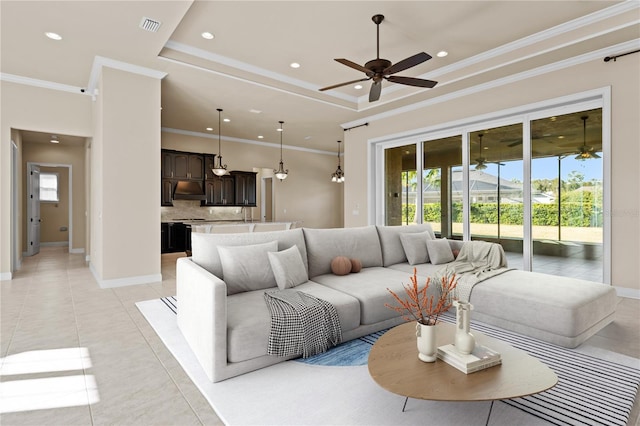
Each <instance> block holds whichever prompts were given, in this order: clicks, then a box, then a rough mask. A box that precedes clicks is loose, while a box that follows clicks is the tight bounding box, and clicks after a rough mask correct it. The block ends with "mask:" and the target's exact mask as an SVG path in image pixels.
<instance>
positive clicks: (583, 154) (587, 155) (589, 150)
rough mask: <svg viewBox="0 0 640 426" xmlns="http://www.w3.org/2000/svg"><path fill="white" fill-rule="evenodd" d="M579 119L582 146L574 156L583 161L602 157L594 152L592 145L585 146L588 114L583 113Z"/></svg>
mask: <svg viewBox="0 0 640 426" xmlns="http://www.w3.org/2000/svg"><path fill="white" fill-rule="evenodd" d="M580 119H581V120H582V146H581V147H580V150H579V151H578V155H576V156H575V159H576V160H582V161H584V160H590V159H593V158H602V157H600V156H599V155H598V154H597V153H596V152H594V149H593V147H592V146H587V120H588V119H589V116H588V115H583V116H582V117H580Z"/></svg>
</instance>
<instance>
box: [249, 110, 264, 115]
mask: <svg viewBox="0 0 640 426" xmlns="http://www.w3.org/2000/svg"><path fill="white" fill-rule="evenodd" d="M249 112H252V113H254V114H260V113H261V112H262V111H260V110H259V109H250V110H249Z"/></svg>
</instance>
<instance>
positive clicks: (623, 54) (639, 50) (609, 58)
mask: <svg viewBox="0 0 640 426" xmlns="http://www.w3.org/2000/svg"><path fill="white" fill-rule="evenodd" d="M638 52H640V49H636V50H632V51H631V52H627V53H621V54H619V55H615V56H607V57H606V58H604V61H605V62H609V61H610V60H612V59H613V62H615V61H616V59H618V58H619V57H621V56H626V55H631V54H632V53H638Z"/></svg>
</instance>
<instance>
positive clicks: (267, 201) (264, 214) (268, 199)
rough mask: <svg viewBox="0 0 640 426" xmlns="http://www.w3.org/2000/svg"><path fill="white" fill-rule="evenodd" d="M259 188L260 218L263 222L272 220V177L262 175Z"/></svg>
mask: <svg viewBox="0 0 640 426" xmlns="http://www.w3.org/2000/svg"><path fill="white" fill-rule="evenodd" d="M260 190H261V192H262V197H261V202H260V218H261V219H262V221H263V222H273V178H272V177H263V178H262V184H261V188H260Z"/></svg>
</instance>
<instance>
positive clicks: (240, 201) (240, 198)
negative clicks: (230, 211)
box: [231, 171, 256, 207]
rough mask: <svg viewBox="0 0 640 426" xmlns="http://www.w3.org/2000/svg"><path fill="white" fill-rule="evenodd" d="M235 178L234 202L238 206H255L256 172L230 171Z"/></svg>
mask: <svg viewBox="0 0 640 426" xmlns="http://www.w3.org/2000/svg"><path fill="white" fill-rule="evenodd" d="M231 174H232V175H233V177H234V179H235V202H236V205H238V206H249V207H255V206H256V173H255V172H236V171H234V172H231Z"/></svg>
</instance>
